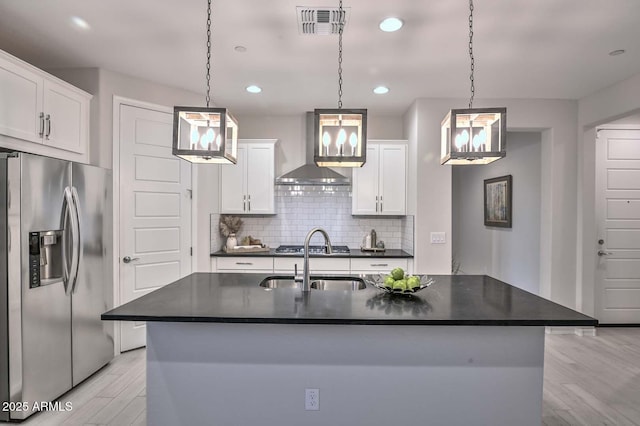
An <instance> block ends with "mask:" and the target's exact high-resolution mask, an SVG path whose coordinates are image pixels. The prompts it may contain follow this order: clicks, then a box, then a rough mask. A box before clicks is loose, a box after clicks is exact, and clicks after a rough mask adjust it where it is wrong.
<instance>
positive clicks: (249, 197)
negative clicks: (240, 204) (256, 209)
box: [247, 194, 251, 212]
mask: <svg viewBox="0 0 640 426" xmlns="http://www.w3.org/2000/svg"><path fill="white" fill-rule="evenodd" d="M247 204H249V209H248V210H247V211H249V212H250V211H251V194H249V195H247Z"/></svg>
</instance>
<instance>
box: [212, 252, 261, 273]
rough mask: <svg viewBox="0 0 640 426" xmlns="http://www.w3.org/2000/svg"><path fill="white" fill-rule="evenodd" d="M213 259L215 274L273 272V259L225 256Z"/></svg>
mask: <svg viewBox="0 0 640 426" xmlns="http://www.w3.org/2000/svg"><path fill="white" fill-rule="evenodd" d="M215 259H216V270H217V272H255V273H265V272H267V273H270V272H273V257H248V256H229V257H226V256H225V257H217V258H215Z"/></svg>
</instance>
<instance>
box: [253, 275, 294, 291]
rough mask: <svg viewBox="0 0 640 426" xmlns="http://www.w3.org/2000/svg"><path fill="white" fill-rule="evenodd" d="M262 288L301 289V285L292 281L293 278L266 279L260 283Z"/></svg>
mask: <svg viewBox="0 0 640 426" xmlns="http://www.w3.org/2000/svg"><path fill="white" fill-rule="evenodd" d="M260 287H264V288H269V289H273V288H301V287H302V283H301V282H296V281H294V280H293V277H267V278H265V279H264V280H262V282H261V283H260Z"/></svg>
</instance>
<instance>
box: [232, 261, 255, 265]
mask: <svg viewBox="0 0 640 426" xmlns="http://www.w3.org/2000/svg"><path fill="white" fill-rule="evenodd" d="M236 265H253V263H252V262H236Z"/></svg>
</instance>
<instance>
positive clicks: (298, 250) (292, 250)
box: [276, 246, 350, 254]
mask: <svg viewBox="0 0 640 426" xmlns="http://www.w3.org/2000/svg"><path fill="white" fill-rule="evenodd" d="M331 248H332V249H333V253H338V254H348V253H350V251H349V247H347V246H331ZM326 252H327V247H326V246H309V254H326ZM276 253H286V254H304V246H279V247H278V248H277V249H276Z"/></svg>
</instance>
